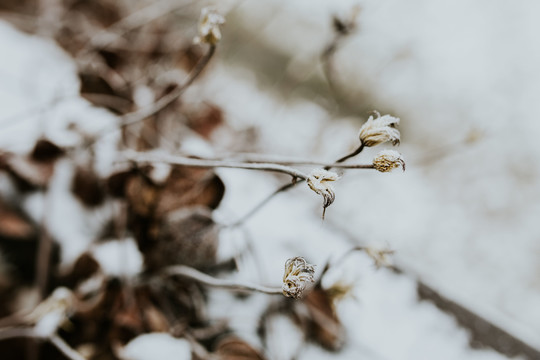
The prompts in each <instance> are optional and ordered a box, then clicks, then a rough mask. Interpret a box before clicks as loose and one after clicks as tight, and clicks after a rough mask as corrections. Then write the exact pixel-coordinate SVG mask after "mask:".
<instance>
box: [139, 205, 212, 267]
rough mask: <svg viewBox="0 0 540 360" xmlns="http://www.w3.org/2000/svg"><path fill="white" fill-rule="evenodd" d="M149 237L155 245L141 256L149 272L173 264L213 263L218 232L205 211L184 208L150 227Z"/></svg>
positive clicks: (196, 264) (197, 264)
mask: <svg viewBox="0 0 540 360" xmlns="http://www.w3.org/2000/svg"><path fill="white" fill-rule="evenodd" d="M152 234H153V238H154V239H156V241H155V244H154V246H153V247H152V248H151V249H149V250H148V251H146V252H145V253H144V256H145V261H146V265H147V266H148V267H149V268H152V269H159V268H161V267H164V266H168V265H176V264H184V265H188V266H194V267H205V266H211V265H215V263H216V251H217V246H218V240H219V239H218V235H219V229H218V226H217V225H216V224H215V223H214V221H213V220H212V217H211V213H210V210H209V209H205V208H201V207H196V208H184V209H180V210H177V211H175V212H172V213H170V214H167V215H166V216H165V217H164V218H163V219H162V220H161V221H159V222H158V223H157V224H156V225H155V226H154V228H153V229H152Z"/></svg>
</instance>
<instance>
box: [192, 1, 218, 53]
mask: <svg viewBox="0 0 540 360" xmlns="http://www.w3.org/2000/svg"><path fill="white" fill-rule="evenodd" d="M223 24H225V18H224V17H223V16H221V15H220V14H219V13H218V12H217V11H216V10H215V9H213V8H210V7H205V8H203V9H202V10H201V17H200V19H199V34H198V36H196V37H195V39H193V41H194V42H195V43H196V44H198V43H204V44H210V45H216V44H217V43H218V42H219V40H221V31H220V29H219V26H220V25H223Z"/></svg>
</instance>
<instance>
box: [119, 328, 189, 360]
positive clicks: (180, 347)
mask: <svg viewBox="0 0 540 360" xmlns="http://www.w3.org/2000/svg"><path fill="white" fill-rule="evenodd" d="M122 358H123V359H126V360H153V359H161V360H189V359H191V347H190V345H189V342H188V341H187V340H185V339H178V338H174V337H172V336H171V335H169V334H162V333H150V334H145V335H140V336H137V337H136V338H135V339H133V340H131V341H130V342H129V343H128V344H127V345H126V346H125V347H124V348H123V349H122Z"/></svg>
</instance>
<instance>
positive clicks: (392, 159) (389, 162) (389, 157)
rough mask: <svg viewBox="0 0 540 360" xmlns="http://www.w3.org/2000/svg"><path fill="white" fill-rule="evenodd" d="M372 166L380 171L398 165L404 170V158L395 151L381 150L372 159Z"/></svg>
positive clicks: (385, 170)
mask: <svg viewBox="0 0 540 360" xmlns="http://www.w3.org/2000/svg"><path fill="white" fill-rule="evenodd" d="M373 167H375V169H376V170H378V171H380V172H389V171H392V170H393V169H395V168H398V167H401V168H402V169H403V171H405V160H404V159H403V156H402V155H401V154H400V153H398V152H397V151H394V150H383V151H381V152H379V153H378V154H377V156H375V158H374V159H373Z"/></svg>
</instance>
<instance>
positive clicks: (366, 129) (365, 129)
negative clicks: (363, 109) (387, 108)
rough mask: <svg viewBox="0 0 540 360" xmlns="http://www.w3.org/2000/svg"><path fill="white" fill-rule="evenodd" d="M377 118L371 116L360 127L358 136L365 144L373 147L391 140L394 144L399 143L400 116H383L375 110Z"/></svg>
mask: <svg viewBox="0 0 540 360" xmlns="http://www.w3.org/2000/svg"><path fill="white" fill-rule="evenodd" d="M375 114H376V116H377V117H376V118H373V116H370V117H369V119H368V120H367V121H366V123H365V124H364V125H362V127H361V128H360V133H359V134H358V137H359V138H360V141H361V142H362V144H363V145H364V146H367V147H371V146H376V145H379V144H382V143H384V142H387V141H390V142H392V145H398V144H399V141H400V134H399V130H398V129H396V125H399V118H396V117H393V116H390V115H384V116H381V114H379V113H378V112H375Z"/></svg>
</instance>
